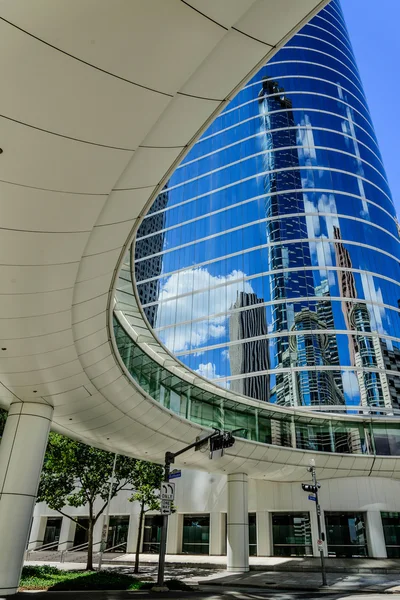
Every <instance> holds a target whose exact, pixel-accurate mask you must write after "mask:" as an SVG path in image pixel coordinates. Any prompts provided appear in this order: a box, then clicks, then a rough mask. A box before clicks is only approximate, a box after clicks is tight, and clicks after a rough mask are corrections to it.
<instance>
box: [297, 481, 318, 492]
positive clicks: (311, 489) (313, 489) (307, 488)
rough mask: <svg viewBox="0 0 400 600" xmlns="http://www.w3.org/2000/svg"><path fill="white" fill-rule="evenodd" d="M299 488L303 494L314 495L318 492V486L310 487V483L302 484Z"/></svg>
mask: <svg viewBox="0 0 400 600" xmlns="http://www.w3.org/2000/svg"><path fill="white" fill-rule="evenodd" d="M301 487H302V488H303V492H309V493H310V494H316V493H317V492H318V488H319V487H320V486H319V485H311V484H310V483H302V484H301Z"/></svg>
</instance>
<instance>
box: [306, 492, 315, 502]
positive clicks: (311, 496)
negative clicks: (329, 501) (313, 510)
mask: <svg viewBox="0 0 400 600" xmlns="http://www.w3.org/2000/svg"><path fill="white" fill-rule="evenodd" d="M308 499H309V500H312V501H313V502H316V501H317V499H316V497H315V496H313V495H312V494H310V495H309V496H308Z"/></svg>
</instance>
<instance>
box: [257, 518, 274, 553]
mask: <svg viewBox="0 0 400 600" xmlns="http://www.w3.org/2000/svg"><path fill="white" fill-rule="evenodd" d="M256 515H257V556H271V554H272V552H271V524H270V514H269V513H268V512H265V511H259V512H257V513H256Z"/></svg>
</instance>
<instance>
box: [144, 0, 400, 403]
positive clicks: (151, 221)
mask: <svg viewBox="0 0 400 600" xmlns="http://www.w3.org/2000/svg"><path fill="white" fill-rule="evenodd" d="M132 254H133V256H132V258H133V259H134V261H132V264H134V265H135V267H134V270H135V278H136V284H137V292H138V296H139V298H140V301H141V303H142V307H143V310H144V312H145V314H146V316H147V319H148V321H149V323H150V325H151V326H152V327H153V329H154V330H155V333H156V335H157V336H158V338H159V339H160V340H161V342H163V343H164V344H165V346H166V347H167V348H168V349H169V350H170V351H171V352H173V353H174V354H175V355H176V356H177V357H178V358H179V360H180V361H182V362H183V363H184V364H185V365H187V366H188V367H189V368H191V369H192V370H194V371H196V372H197V373H198V374H199V375H201V376H203V377H205V378H207V379H210V380H212V381H213V382H214V383H216V384H218V385H220V386H222V387H225V388H229V389H230V390H231V391H233V392H237V393H240V394H242V395H245V396H248V397H251V398H255V399H258V400H263V401H268V402H276V403H277V404H279V405H285V406H310V407H312V406H329V407H330V409H332V408H334V407H338V408H339V407H340V408H343V407H345V406H346V405H347V406H351V407H352V410H354V407H355V406H361V407H368V406H369V407H374V408H379V407H385V408H386V409H391V408H394V409H398V408H400V377H399V375H400V310H399V306H400V287H399V282H400V262H399V261H400V251H399V235H398V227H397V221H396V215H395V210H394V206H393V202H392V199H391V195H390V190H389V186H388V183H387V179H386V174H385V171H384V168H383V165H382V159H381V156H380V152H379V148H378V145H377V141H376V137H375V133H374V130H373V126H372V123H371V118H370V115H369V112H368V107H367V103H366V99H365V95H364V92H363V89H362V84H361V82H360V78H359V74H358V71H357V66H356V64H355V60H354V56H353V53H352V49H351V46H350V42H349V39H348V34H347V30H346V26H345V24H344V21H343V16H342V13H341V9H340V5H339V2H338V1H337V0H333V1H332V2H331V3H330V4H329V5H328V6H327V7H326V8H325V9H324V10H323V11H321V13H319V15H317V16H316V17H314V18H313V19H312V21H311V22H310V23H309V24H307V25H306V26H305V27H304V28H303V29H302V30H301V31H300V33H298V34H297V35H296V36H294V37H293V38H292V40H291V41H290V42H289V43H288V44H287V45H286V46H285V47H284V48H283V49H282V50H280V51H279V52H278V53H277V54H276V55H275V57H274V58H273V59H272V61H271V62H270V63H268V65H267V66H265V67H263V68H262V69H261V70H260V71H259V72H258V73H257V75H256V76H254V77H253V79H252V80H251V81H250V82H249V83H248V84H247V85H246V87H245V88H244V89H243V90H242V91H241V92H240V93H239V94H238V95H237V96H236V97H235V99H234V100H233V101H232V102H231V103H230V104H229V106H228V107H227V108H226V109H225V111H224V112H223V113H222V114H221V115H220V116H219V117H218V118H217V119H216V120H215V121H214V123H213V124H212V125H211V126H210V127H209V129H208V130H207V131H206V132H205V133H204V135H203V136H202V137H201V138H200V140H199V141H198V142H197V144H196V145H195V146H194V148H193V149H192V150H191V152H190V153H189V154H188V155H187V157H186V158H185V160H184V161H183V162H182V164H181V165H180V166H179V167H178V169H177V170H176V171H175V173H174V174H173V175H172V177H171V179H170V180H169V182H168V184H167V185H166V187H165V189H164V190H163V192H162V194H160V195H159V197H158V198H157V200H156V201H155V203H154V204H153V206H152V208H151V210H150V211H149V213H148V215H147V216H146V217H145V219H144V220H143V222H142V224H141V226H140V228H139V230H138V232H137V236H136V245H134V246H133V247H132Z"/></svg>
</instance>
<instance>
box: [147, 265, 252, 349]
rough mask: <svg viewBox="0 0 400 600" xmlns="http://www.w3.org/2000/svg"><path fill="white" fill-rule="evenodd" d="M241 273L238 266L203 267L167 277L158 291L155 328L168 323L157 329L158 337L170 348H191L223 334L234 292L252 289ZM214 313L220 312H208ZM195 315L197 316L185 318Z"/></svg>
mask: <svg viewBox="0 0 400 600" xmlns="http://www.w3.org/2000/svg"><path fill="white" fill-rule="evenodd" d="M245 277H246V274H245V273H243V271H240V270H233V271H232V272H231V273H229V274H228V275H211V273H210V272H209V271H208V269H206V268H204V267H200V268H196V269H188V270H185V271H181V272H180V273H174V274H173V275H171V276H170V277H168V278H167V279H166V281H165V282H164V284H163V285H162V287H161V291H160V295H159V302H160V303H161V304H160V305H159V307H158V312H157V323H156V330H157V329H158V330H159V329H160V328H163V327H167V326H169V325H171V327H168V328H166V329H161V330H159V331H157V335H158V337H159V338H160V339H161V341H162V342H163V343H164V344H165V345H166V346H167V348H168V349H169V350H171V351H172V352H182V351H185V350H189V349H194V348H197V347H200V346H203V345H204V344H207V343H209V342H212V341H213V340H217V339H221V338H223V337H224V336H225V335H226V334H227V318H228V314H227V313H229V310H230V309H231V307H232V305H233V304H234V303H235V301H236V298H237V295H238V292H241V291H244V292H247V293H253V288H252V287H251V285H250V283H249V282H246V281H244V278H245ZM195 292H197V293H195ZM221 313H223V314H221ZM214 314H219V315H220V316H215V317H213V316H209V315H214ZM195 319H199V320H198V321H196V322H195V323H188V322H187V321H191V320H195ZM175 324H177V325H175Z"/></svg>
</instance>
